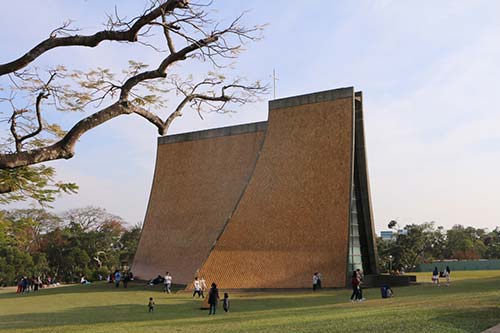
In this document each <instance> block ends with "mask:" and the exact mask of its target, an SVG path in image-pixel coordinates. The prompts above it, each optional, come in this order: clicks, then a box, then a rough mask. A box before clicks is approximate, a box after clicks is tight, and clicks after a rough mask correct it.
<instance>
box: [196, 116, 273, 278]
mask: <svg viewBox="0 0 500 333" xmlns="http://www.w3.org/2000/svg"><path fill="white" fill-rule="evenodd" d="M268 129H269V121H268V124H267V127H266V129H265V130H264V134H263V137H262V142H261V143H260V147H259V149H258V151H257V154H256V155H257V156H256V157H255V162H254V164H253V167H252V169H251V171H250V175H249V176H248V179H247V181H246V184H245V185H244V186H243V189H242V190H241V193H240V196H239V197H238V200H236V204H235V205H234V207H233V209H232V210H231V212H230V213H229V216H228V217H227V219H226V222H224V225H223V226H222V229H221V231H220V232H219V235H218V236H217V238H216V239H215V241H214V243H213V244H212V246H211V247H210V250H209V251H208V254H207V256H206V257H205V259H204V260H203V261H202V263H201V265H200V268H198V272H199V271H200V270H201V269H202V268H203V266H205V263H206V262H207V260H208V258H209V257H210V255H211V254H212V251H213V250H214V249H215V246H216V245H217V242H218V241H219V239H220V238H221V236H222V234H223V233H224V231H225V230H226V227H227V226H228V224H229V222H230V221H231V219H232V217H233V215H234V213H235V212H236V210H237V209H238V207H239V205H240V202H241V199H242V198H243V196H244V195H245V193H246V191H247V188H248V185H249V184H250V182H251V180H252V178H253V175H254V173H255V169H256V167H257V163H258V161H259V159H260V153H261V151H262V148H263V147H264V142H265V141H266V136H267V130H268Z"/></svg>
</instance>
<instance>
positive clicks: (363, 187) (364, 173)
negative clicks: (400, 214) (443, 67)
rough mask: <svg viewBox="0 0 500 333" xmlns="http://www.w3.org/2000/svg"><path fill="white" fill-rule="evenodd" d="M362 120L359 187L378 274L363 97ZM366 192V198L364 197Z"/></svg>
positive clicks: (370, 257)
mask: <svg viewBox="0 0 500 333" xmlns="http://www.w3.org/2000/svg"><path fill="white" fill-rule="evenodd" d="M359 118H360V122H359V123H360V126H359V127H360V130H359V131H360V132H359V137H360V140H359V141H360V142H359V144H360V149H359V152H356V156H357V157H358V158H359V161H360V165H358V172H359V178H358V179H359V181H360V182H359V184H358V185H359V187H360V189H359V190H360V199H361V205H362V211H363V227H364V232H365V235H366V243H367V244H366V246H367V251H368V260H369V261H370V262H369V266H370V269H371V270H372V272H371V274H378V263H377V247H376V244H375V234H374V229H375V228H374V223H373V212H372V207H371V195H370V185H369V178H368V162H367V158H366V144H365V134H364V112H363V97H362V96H361V107H360V110H359ZM363 192H364V196H363Z"/></svg>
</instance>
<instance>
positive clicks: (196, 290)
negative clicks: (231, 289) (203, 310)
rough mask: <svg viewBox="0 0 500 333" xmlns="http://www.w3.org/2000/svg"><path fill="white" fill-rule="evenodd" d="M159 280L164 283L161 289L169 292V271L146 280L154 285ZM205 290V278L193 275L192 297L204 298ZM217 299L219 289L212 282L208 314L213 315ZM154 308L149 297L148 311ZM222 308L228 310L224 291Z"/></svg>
mask: <svg viewBox="0 0 500 333" xmlns="http://www.w3.org/2000/svg"><path fill="white" fill-rule="evenodd" d="M161 282H163V285H164V287H163V291H164V292H166V293H169V294H170V293H171V288H172V275H170V273H169V272H166V273H165V276H164V277H162V276H161V275H158V277H156V278H154V279H151V280H150V281H149V282H148V284H149V285H155V284H158V283H161ZM206 290H207V283H206V281H205V279H204V278H203V277H201V278H200V279H198V277H195V278H194V281H193V298H194V297H195V296H196V295H198V298H205V292H206ZM219 301H220V297H219V289H218V288H217V284H216V283H215V282H214V283H212V285H211V286H210V289H209V290H208V304H209V312H208V314H209V315H215V313H216V310H217V305H218V303H219ZM154 308H155V301H154V299H153V297H150V298H149V302H148V312H154ZM222 308H223V309H224V311H225V312H228V311H229V294H228V293H224V298H223V299H222Z"/></svg>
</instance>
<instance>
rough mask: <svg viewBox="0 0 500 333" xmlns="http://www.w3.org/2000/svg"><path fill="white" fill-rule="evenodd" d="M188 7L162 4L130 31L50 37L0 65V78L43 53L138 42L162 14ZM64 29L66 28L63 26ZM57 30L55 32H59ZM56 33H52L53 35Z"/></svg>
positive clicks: (178, 2) (172, 1)
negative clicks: (80, 47) (63, 48)
mask: <svg viewBox="0 0 500 333" xmlns="http://www.w3.org/2000/svg"><path fill="white" fill-rule="evenodd" d="M187 5H188V0H168V1H165V2H164V3H162V4H160V5H159V6H158V7H156V8H155V9H152V10H150V11H149V12H147V13H145V14H144V15H142V16H140V17H139V18H138V19H137V21H136V22H135V23H134V24H133V25H132V26H131V27H130V29H127V30H123V31H113V30H103V31H99V32H97V33H95V34H93V35H90V36H79V35H75V36H68V37H52V36H51V37H49V38H48V39H46V40H44V41H43V42H41V43H40V44H38V45H36V46H35V47H34V48H32V49H31V50H30V51H28V52H27V53H26V54H24V55H23V56H21V57H20V58H18V59H16V60H14V61H11V62H9V63H5V64H0V76H2V75H5V74H8V73H12V72H15V71H17V70H19V69H21V68H23V67H25V66H27V65H28V64H30V63H31V62H33V61H34V60H35V59H36V58H38V57H39V56H40V55H42V54H43V53H45V52H47V51H49V50H51V49H53V48H56V47H63V46H87V47H96V46H97V45H98V44H99V43H101V42H102V41H105V40H109V41H125V42H136V41H137V34H138V33H139V31H140V30H141V29H142V28H143V27H144V26H145V25H147V24H148V23H149V22H151V21H153V20H155V19H156V18H158V17H160V16H161V15H162V13H167V12H171V11H173V10H174V9H176V8H185V7H186V6H187ZM63 27H64V28H66V27H67V26H66V27H65V26H64V25H63ZM57 30H58V29H56V30H55V31H57ZM53 33H54V31H53V32H52V34H53Z"/></svg>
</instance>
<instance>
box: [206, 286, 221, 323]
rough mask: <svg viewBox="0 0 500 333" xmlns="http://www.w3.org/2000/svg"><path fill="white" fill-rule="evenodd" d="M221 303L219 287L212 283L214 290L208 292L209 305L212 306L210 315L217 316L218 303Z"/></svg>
mask: <svg viewBox="0 0 500 333" xmlns="http://www.w3.org/2000/svg"><path fill="white" fill-rule="evenodd" d="M218 301H219V290H218V289H217V285H216V284H215V283H212V288H210V291H209V292H208V304H210V311H209V312H208V315H211V314H215V310H216V309H217V302H218Z"/></svg>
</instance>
